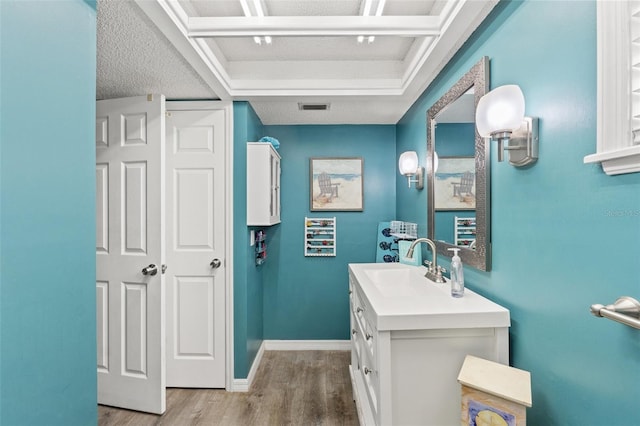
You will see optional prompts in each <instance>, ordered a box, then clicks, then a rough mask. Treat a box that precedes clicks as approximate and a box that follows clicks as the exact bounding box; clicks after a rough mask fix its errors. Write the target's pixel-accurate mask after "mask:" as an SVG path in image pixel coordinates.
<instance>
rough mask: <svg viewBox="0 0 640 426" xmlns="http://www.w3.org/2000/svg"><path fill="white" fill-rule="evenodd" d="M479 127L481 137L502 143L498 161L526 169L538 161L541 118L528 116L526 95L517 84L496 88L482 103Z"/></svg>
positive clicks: (477, 117) (477, 116)
mask: <svg viewBox="0 0 640 426" xmlns="http://www.w3.org/2000/svg"><path fill="white" fill-rule="evenodd" d="M476 127H477V129H478V133H479V134H480V136H482V137H485V138H491V140H495V141H497V142H498V161H502V160H503V159H504V151H507V152H508V153H509V163H510V164H511V165H512V166H517V167H522V166H526V165H528V164H531V163H534V162H535V161H536V160H537V159H538V118H536V117H525V116H524V95H523V94H522V90H520V87H519V86H517V85H515V84H509V85H506V86H500V87H496V88H495V89H493V90H492V91H490V92H489V93H487V94H486V95H484V96H483V97H482V98H480V101H479V102H478V107H477V108H476Z"/></svg>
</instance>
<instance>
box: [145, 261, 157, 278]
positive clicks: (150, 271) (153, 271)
mask: <svg viewBox="0 0 640 426" xmlns="http://www.w3.org/2000/svg"><path fill="white" fill-rule="evenodd" d="M157 273H158V267H157V266H156V265H154V264H153V263H152V264H150V265H149V266H147V267H146V268H142V275H151V276H154V275H155V274H157Z"/></svg>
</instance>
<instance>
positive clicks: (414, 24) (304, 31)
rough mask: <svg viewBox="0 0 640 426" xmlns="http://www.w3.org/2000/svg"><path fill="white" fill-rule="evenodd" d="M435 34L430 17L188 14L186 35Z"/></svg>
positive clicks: (434, 22) (435, 24)
mask: <svg viewBox="0 0 640 426" xmlns="http://www.w3.org/2000/svg"><path fill="white" fill-rule="evenodd" d="M362 34H366V35H368V36H369V35H373V36H402V37H420V36H438V35H439V34H440V18H439V17H434V16H263V17H257V16H246V17H245V16H242V17H241V16H230V17H190V18H189V21H188V24H187V35H188V36H189V37H192V38H196V37H253V36H280V37H332V36H358V35H362Z"/></svg>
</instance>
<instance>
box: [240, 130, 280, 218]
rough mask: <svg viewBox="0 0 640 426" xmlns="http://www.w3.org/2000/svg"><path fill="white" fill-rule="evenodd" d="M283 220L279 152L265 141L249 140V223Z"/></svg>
mask: <svg viewBox="0 0 640 426" xmlns="http://www.w3.org/2000/svg"><path fill="white" fill-rule="evenodd" d="M276 223H280V155H279V154H278V152H277V151H276V150H275V149H274V148H273V145H271V144H270V143H266V142H248V143H247V225H248V226H270V225H275V224H276Z"/></svg>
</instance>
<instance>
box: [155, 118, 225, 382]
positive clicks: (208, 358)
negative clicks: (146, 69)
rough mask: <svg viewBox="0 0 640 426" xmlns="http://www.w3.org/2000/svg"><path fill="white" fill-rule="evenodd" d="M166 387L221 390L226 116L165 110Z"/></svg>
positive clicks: (223, 330) (222, 369) (223, 324)
mask: <svg viewBox="0 0 640 426" xmlns="http://www.w3.org/2000/svg"><path fill="white" fill-rule="evenodd" d="M166 126H167V134H166V143H167V145H166V159H167V207H168V208H167V227H168V228H167V264H168V269H167V273H166V280H167V319H168V322H167V386H168V387H197V388H224V387H225V355H226V352H225V351H226V349H225V348H226V347H225V330H226V329H225V288H226V285H225V269H226V265H225V258H224V254H225V170H224V169H225V155H224V150H225V144H226V143H225V137H226V132H225V126H226V122H225V111H224V110H213V111H175V110H169V111H168V112H167V118H166Z"/></svg>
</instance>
